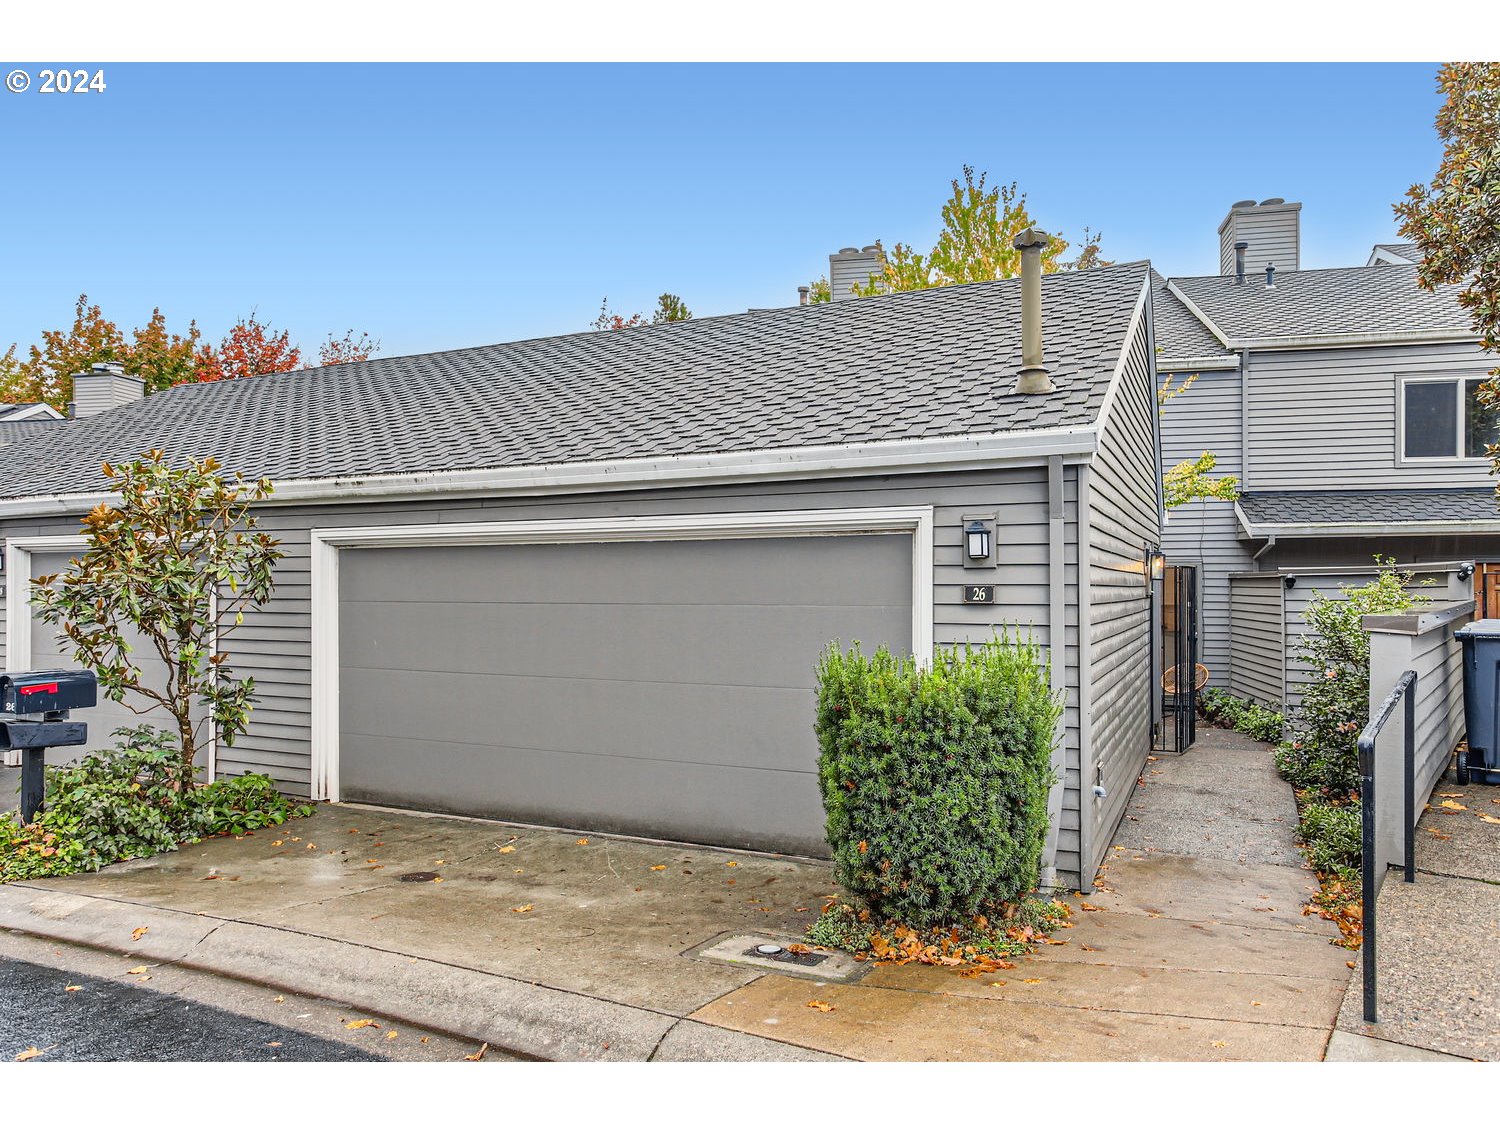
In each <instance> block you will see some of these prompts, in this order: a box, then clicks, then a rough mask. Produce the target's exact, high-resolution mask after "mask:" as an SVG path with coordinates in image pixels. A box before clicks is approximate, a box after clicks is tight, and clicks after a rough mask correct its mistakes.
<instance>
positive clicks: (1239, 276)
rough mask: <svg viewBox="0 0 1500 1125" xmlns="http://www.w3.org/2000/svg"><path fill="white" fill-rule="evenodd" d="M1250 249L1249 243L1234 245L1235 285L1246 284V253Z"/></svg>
mask: <svg viewBox="0 0 1500 1125" xmlns="http://www.w3.org/2000/svg"><path fill="white" fill-rule="evenodd" d="M1248 249H1250V244H1249V243H1248V242H1236V243H1235V244H1234V283H1235V284H1236V285H1243V284H1245V251H1246V250H1248Z"/></svg>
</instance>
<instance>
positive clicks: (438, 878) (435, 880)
mask: <svg viewBox="0 0 1500 1125" xmlns="http://www.w3.org/2000/svg"><path fill="white" fill-rule="evenodd" d="M432 881H433V882H434V883H441V882H442V881H443V877H442V876H441V875H439V876H437V877H436V878H435V879H433V880H432Z"/></svg>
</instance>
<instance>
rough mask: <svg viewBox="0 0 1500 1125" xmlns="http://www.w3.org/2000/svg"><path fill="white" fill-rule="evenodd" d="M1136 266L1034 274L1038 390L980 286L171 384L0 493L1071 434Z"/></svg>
mask: <svg viewBox="0 0 1500 1125" xmlns="http://www.w3.org/2000/svg"><path fill="white" fill-rule="evenodd" d="M1146 269H1147V267H1146V266H1145V264H1144V263H1131V264H1126V265H1118V266H1112V267H1106V268H1102V269H1095V270H1089V271H1086V272H1083V273H1076V274H1052V275H1049V276H1048V277H1047V278H1046V279H1045V280H1044V284H1043V299H1042V307H1043V323H1044V332H1045V341H1046V360H1047V364H1048V367H1049V368H1050V370H1051V372H1052V378H1053V380H1054V382H1055V383H1056V385H1057V388H1058V390H1057V393H1055V394H1051V395H1045V396H1024V395H1014V394H1011V393H1010V389H1011V387H1013V386H1014V384H1015V380H1016V374H1017V372H1018V370H1019V368H1020V359H1021V357H1020V350H1021V349H1020V340H1021V329H1020V283H1019V282H1018V281H998V282H989V283H984V284H978V285H965V286H954V287H951V288H945V289H931V290H925V291H921V292H915V293H901V294H895V295H891V296H884V297H872V298H868V299H864V300H856V301H840V302H836V303H833V304H828V305H819V306H813V307H808V308H800V307H793V308H786V309H772V310H767V311H761V312H751V313H745V314H740V315H736V316H723V317H713V318H707V319H700V320H692V321H687V322H683V323H677V324H670V325H663V326H660V327H650V328H637V329H628V330H624V331H618V332H587V333H580V334H577V335H572V336H557V337H550V338H546V339H537V340H523V341H519V342H516V343H509V344H496V345H491V346H488V347H478V348H468V349H464V350H461V351H449V352H438V353H434V354H430V355H419V356H405V357H400V358H392V359H376V360H371V361H369V362H366V363H356V364H347V365H344V366H340V367H327V368H315V369H311V370H306V371H295V372H290V373H288V374H285V375H277V376H266V377H261V378H257V379H245V380H239V381H235V382H226V383H216V384H204V385H195V386H184V387H179V388H176V389H174V390H172V391H169V392H167V393H164V394H158V395H152V396H150V397H148V398H146V399H144V400H142V401H141V402H139V403H133V404H131V405H128V406H122V407H119V408H117V409H115V410H111V411H109V412H107V413H104V414H100V415H98V416H96V417H92V418H88V419H84V420H81V421H76V422H71V423H69V424H68V425H67V426H66V427H62V428H61V429H60V431H59V432H58V433H56V434H55V435H53V436H50V437H49V438H48V440H46V441H45V442H44V443H42V444H41V445H40V446H39V447H38V448H34V449H29V450H27V451H26V452H25V453H18V452H17V450H16V448H15V447H12V448H10V449H4V450H0V496H6V497H17V496H29V495H49V494H58V493H68V492H88V491H95V490H98V489H99V488H100V486H101V484H102V480H101V478H100V475H99V470H98V467H99V463H100V462H101V461H103V460H121V459H125V458H128V457H132V456H134V455H137V454H139V453H141V452H143V451H145V450H147V449H151V448H159V449H163V450H165V451H167V452H168V453H169V454H170V455H173V456H188V455H193V456H199V457H201V456H205V455H208V454H213V455H214V456H216V457H218V458H219V460H220V461H222V462H223V463H224V464H225V465H226V466H227V467H229V468H231V469H234V470H238V471H242V472H244V473H246V474H247V475H254V476H269V477H271V478H272V479H275V480H292V479H305V478H313V477H330V476H345V475H355V474H359V475H363V474H387V473H413V472H423V471H433V470H445V469H476V468H508V467H528V466H543V465H556V464H566V463H571V462H585V461H601V460H613V459H617V458H648V457H663V456H672V455H684V454H701V453H715V452H727V451H741V450H756V449H776V448H792V447H798V446H816V445H835V444H842V443H847V442H869V441H889V440H897V439H903V438H908V439H916V438H932V437H943V436H958V435H963V434H971V433H990V432H1001V431H1016V430H1029V429H1036V428H1044V427H1054V426H1072V425H1077V426H1084V425H1088V424H1090V423H1092V422H1093V421H1094V420H1095V417H1096V415H1097V413H1098V410H1099V407H1100V405H1101V404H1102V402H1103V399H1104V395H1105V391H1106V389H1107V388H1108V386H1109V383H1110V379H1111V377H1112V375H1113V373H1114V370H1115V366H1116V364H1117V362H1118V360H1119V357H1120V353H1121V350H1122V348H1123V346H1124V345H1125V340H1126V335H1127V333H1128V329H1129V324H1130V318H1131V313H1132V311H1133V309H1134V307H1135V304H1136V301H1137V299H1138V298H1139V296H1140V293H1141V290H1142V287H1143V286H1144V284H1145V281H1146Z"/></svg>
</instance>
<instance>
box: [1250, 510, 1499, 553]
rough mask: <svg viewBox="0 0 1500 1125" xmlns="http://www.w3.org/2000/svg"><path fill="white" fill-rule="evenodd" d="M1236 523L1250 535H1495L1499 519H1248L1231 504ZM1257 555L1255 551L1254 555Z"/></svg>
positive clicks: (1497, 531)
mask: <svg viewBox="0 0 1500 1125" xmlns="http://www.w3.org/2000/svg"><path fill="white" fill-rule="evenodd" d="M1235 514H1236V515H1238V516H1239V518H1240V526H1242V527H1243V528H1244V529H1245V534H1246V535H1248V536H1249V537H1250V538H1252V539H1262V538H1265V537H1268V536H1269V537H1270V538H1271V539H1272V540H1275V539H1276V538H1277V537H1278V536H1285V537H1289V538H1307V537H1315V536H1324V535H1332V536H1343V535H1349V536H1372V535H1453V534H1460V535H1495V534H1500V519H1492V520H1421V521H1417V520H1413V521H1412V522H1410V523H1390V522H1386V523H1353V522H1350V523H1258V524H1257V523H1251V522H1250V521H1249V519H1247V518H1246V516H1245V514H1244V513H1243V512H1242V511H1240V510H1239V505H1238V504H1236V505H1235ZM1259 557H1260V556H1259V555H1257V556H1256V558H1259Z"/></svg>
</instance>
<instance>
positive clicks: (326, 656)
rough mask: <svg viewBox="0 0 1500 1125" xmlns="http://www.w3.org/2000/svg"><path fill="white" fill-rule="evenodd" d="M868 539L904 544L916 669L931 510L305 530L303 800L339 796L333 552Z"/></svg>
mask: <svg viewBox="0 0 1500 1125" xmlns="http://www.w3.org/2000/svg"><path fill="white" fill-rule="evenodd" d="M872 532H873V533H901V532H906V533H909V534H910V535H911V537H912V567H911V582H912V591H911V600H912V626H911V641H912V653H913V654H914V655H915V656H916V657H917V659H919V660H921V661H922V662H924V663H926V662H930V661H931V659H932V645H933V581H934V560H933V509H932V506H931V505H912V506H909V507H892V508H821V509H814V510H799V511H767V512H704V513H693V514H684V515H671V516H605V517H597V518H572V519H551V520H507V521H499V522H496V523H464V524H405V525H403V524H391V525H383V526H374V527H323V528H313V529H312V531H311V534H310V542H311V560H310V565H311V583H312V683H311V688H312V707H311V710H312V714H311V725H312V730H311V743H312V745H311V756H312V761H311V770H312V778H311V789H312V797H313V799H314V800H326V801H337V800H338V799H339V553H340V552H341V551H343V550H344V549H346V548H356V549H361V550H365V549H371V548H376V549H378V548H382V547H427V546H504V545H507V544H525V543H534V544H554V543H623V542H661V541H668V540H711V539H778V538H787V537H802V536H815V535H858V534H861V533H872Z"/></svg>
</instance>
